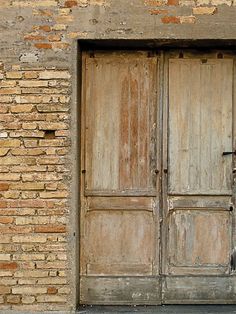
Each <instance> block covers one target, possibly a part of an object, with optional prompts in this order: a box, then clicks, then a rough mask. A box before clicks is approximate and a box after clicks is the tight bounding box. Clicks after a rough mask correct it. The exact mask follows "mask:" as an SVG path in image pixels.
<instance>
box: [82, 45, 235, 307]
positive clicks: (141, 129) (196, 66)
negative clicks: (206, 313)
mask: <svg viewBox="0 0 236 314" xmlns="http://www.w3.org/2000/svg"><path fill="white" fill-rule="evenodd" d="M233 90H234V59H233V57H231V56H228V55H224V54H217V53H213V54H209V55H199V54H195V55H193V54H188V53H187V52H186V53H184V54H183V53H181V54H179V53H168V54H165V53H161V54H158V53H150V52H109V51H107V52H92V53H84V55H83V86H82V119H81V121H82V141H81V146H82V148H81V193H80V194H81V217H80V218H81V224H80V226H81V239H80V240H81V241H80V244H81V246H80V248H81V249H80V252H81V254H80V278H81V280H80V302H81V303H82V304H160V303H219V302H220V303H227V302H228V303H230V302H235V303H236V277H234V270H233V269H232V268H233V267H232V266H231V255H233V253H234V246H235V231H234V225H235V222H234V221H235V217H234V198H233V196H234V195H235V191H233V186H234V185H233V158H232V157H233V155H232V154H228V155H223V152H226V151H227V152H233V150H235V148H236V147H235V144H236V143H235V128H234V127H233V124H234V120H235V118H234V115H233V114H234V111H235V109H234V108H235V105H234V102H233V99H234V98H233V95H234V93H233ZM235 255H236V254H235ZM232 263H234V259H232ZM235 264H236V261H235Z"/></svg>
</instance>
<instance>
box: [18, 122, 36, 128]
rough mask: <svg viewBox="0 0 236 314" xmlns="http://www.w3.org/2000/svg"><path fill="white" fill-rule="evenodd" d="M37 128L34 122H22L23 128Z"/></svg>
mask: <svg viewBox="0 0 236 314" xmlns="http://www.w3.org/2000/svg"><path fill="white" fill-rule="evenodd" d="M36 128H37V123H36V122H23V123H22V129H24V130H35V129H36Z"/></svg>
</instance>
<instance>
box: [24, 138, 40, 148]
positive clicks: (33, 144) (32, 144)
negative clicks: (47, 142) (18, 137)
mask: <svg viewBox="0 0 236 314" xmlns="http://www.w3.org/2000/svg"><path fill="white" fill-rule="evenodd" d="M24 145H25V147H37V146H38V140H24Z"/></svg>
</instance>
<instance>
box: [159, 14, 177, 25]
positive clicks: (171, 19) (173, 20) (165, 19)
mask: <svg viewBox="0 0 236 314" xmlns="http://www.w3.org/2000/svg"><path fill="white" fill-rule="evenodd" d="M161 20H162V23H164V24H180V18H179V17H178V16H164V17H163V18H162V19H161Z"/></svg>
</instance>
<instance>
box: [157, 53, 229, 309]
mask: <svg viewBox="0 0 236 314" xmlns="http://www.w3.org/2000/svg"><path fill="white" fill-rule="evenodd" d="M168 82H169V84H168V110H167V111H166V112H167V114H166V116H167V117H168V138H167V147H168V155H166V156H167V157H168V175H167V177H166V181H165V182H166V185H167V189H166V201H167V202H166V207H165V215H164V222H163V224H164V227H163V231H164V235H163V246H164V250H163V253H164V254H163V260H162V261H163V270H164V273H165V274H166V275H168V276H172V275H174V276H191V275H194V276H196V275H201V276H203V275H207V276H209V275H212V276H213V275H227V274H230V271H231V270H230V255H231V252H232V245H233V244H232V218H233V217H232V212H231V211H230V208H232V207H230V205H231V204H232V156H231V155H229V156H227V157H226V156H222V153H223V152H224V151H232V150H233V130H232V123H233V59H216V58H214V57H213V56H209V58H201V57H197V56H195V57H193V56H192V57H190V58H187V57H186V58H183V59H182V58H181V59H178V58H176V59H173V58H170V59H168ZM192 280H193V281H192V284H193V285H194V279H192ZM166 283H167V281H166ZM196 285H197V282H196ZM163 289H164V288H163ZM198 289H200V287H199V288H198ZM164 290H165V292H166V294H165V293H164V295H165V302H168V296H167V295H168V289H167V288H166V286H165V289H164ZM190 290H191V289H190ZM179 293H180V294H178V289H177V291H176V297H177V296H178V298H179V299H181V297H180V295H181V293H182V292H181V289H180V290H179ZM186 298H187V299H189V303H191V297H189V296H188V297H186ZM206 299H208V297H207V296H206ZM208 300H209V299H208ZM195 301H196V300H195Z"/></svg>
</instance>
